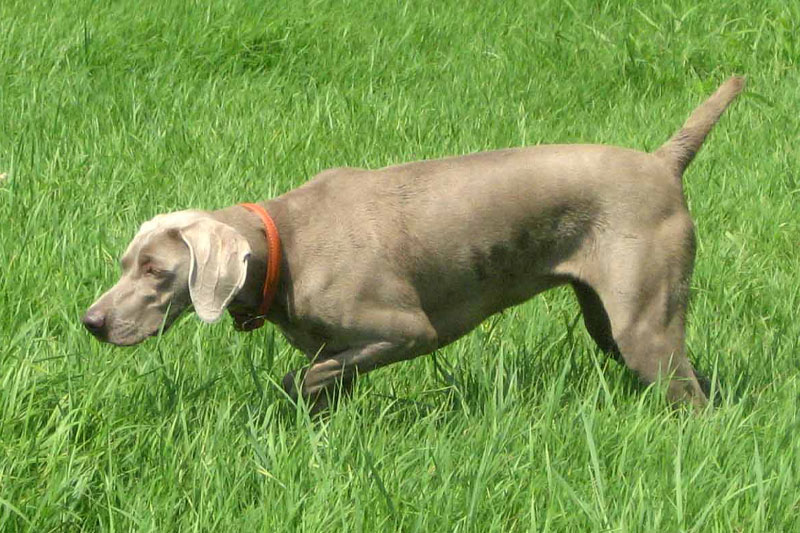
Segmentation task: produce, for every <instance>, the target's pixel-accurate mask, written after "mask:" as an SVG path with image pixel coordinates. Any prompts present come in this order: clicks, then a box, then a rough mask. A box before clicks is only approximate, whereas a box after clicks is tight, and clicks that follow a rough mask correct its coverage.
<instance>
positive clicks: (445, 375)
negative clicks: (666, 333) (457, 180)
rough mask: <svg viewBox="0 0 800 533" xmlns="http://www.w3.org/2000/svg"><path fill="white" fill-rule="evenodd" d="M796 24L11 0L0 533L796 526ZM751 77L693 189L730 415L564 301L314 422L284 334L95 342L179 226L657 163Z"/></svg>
mask: <svg viewBox="0 0 800 533" xmlns="http://www.w3.org/2000/svg"><path fill="white" fill-rule="evenodd" d="M668 4H669V5H668ZM799 25H800V4H798V3H797V2H784V1H768V2H756V1H755V0H749V1H747V0H745V1H735V2H721V1H716V2H702V3H700V2H695V1H688V0H680V1H675V2H669V3H662V2H649V1H648V2H637V3H636V4H635V7H634V5H633V4H630V3H627V2H615V1H590V0H572V1H571V2H549V1H544V2H522V1H515V0H509V1H505V2H472V1H457V0H441V1H439V2H424V1H419V0H413V1H410V2H393V1H387V2H367V1H364V0H350V1H343V2H321V1H307V0H304V1H302V2H299V1H298V2H296V1H289V0H278V1H276V2H269V3H264V2H257V1H255V0H253V1H247V0H230V1H209V2H190V1H186V2H169V1H154V0H146V1H142V2H137V3H132V2H119V1H110V0H109V1H105V0H104V1H88V0H74V1H72V0H60V1H55V2H35V1H21V0H3V1H2V2H0V175H2V174H5V176H4V177H2V178H0V331H1V332H2V345H1V346H0V530H2V531H32V532H45V531H165V532H166V531H426V532H427V531H459V532H466V531H476V532H485V531H747V532H755V531H800V521H799V520H798V513H800V490H798V488H800V437H798V435H800V417H799V416H798V397H799V396H800V347H799V346H798V339H800V321H798V319H797V317H798V309H800V262H799V261H798V245H799V244H800V209H798V204H800V173H799V171H800V151H798V141H800V112H799V111H798V106H799V105H800V100H798V95H799V94H800V93H799V92H798V87H800V64H798V63H800V32H798V26H799ZM732 74H745V75H747V77H748V88H747V90H746V93H745V94H743V95H742V96H741V97H740V98H739V99H738V100H737V101H736V102H735V103H734V105H733V106H732V107H731V108H730V109H729V110H728V112H727V113H726V115H725V116H724V117H723V118H722V120H721V121H720V124H719V125H718V126H717V127H716V128H715V129H714V130H713V132H712V133H711V135H710V137H709V138H708V140H707V142H706V144H705V147H704V148H703V150H702V151H701V152H700V154H699V155H698V157H697V159H696V160H695V162H694V163H693V164H692V166H691V167H690V168H689V169H688V171H687V173H686V174H685V177H684V179H685V186H686V193H687V197H688V201H689V204H690V208H691V211H692V213H693V216H694V218H695V220H696V223H697V234H698V259H697V263H696V268H695V276H694V278H693V281H692V294H693V296H692V306H691V311H690V318H689V329H688V347H689V351H690V354H691V359H692V361H693V362H694V363H695V365H696V366H697V368H698V369H699V370H701V371H702V372H703V373H705V374H707V375H709V376H711V377H712V378H713V382H714V389H713V396H714V401H715V403H716V407H714V408H713V409H709V410H708V411H707V412H704V413H701V414H692V413H690V412H688V411H687V410H683V409H678V410H673V409H672V408H670V407H669V406H668V405H667V403H666V402H665V400H664V398H663V391H662V389H661V388H659V387H657V386H655V387H647V388H645V387H642V386H641V385H639V384H638V383H637V382H636V380H635V379H634V378H633V377H632V376H631V374H630V373H629V372H628V371H627V370H625V369H624V368H622V367H620V366H619V365H618V364H616V363H615V362H614V361H611V360H609V359H608V358H606V357H605V356H604V355H603V354H602V353H600V352H599V351H598V350H597V349H596V348H595V346H594V344H593V343H592V341H591V339H590V338H589V336H588V334H587V333H586V332H585V330H584V328H583V324H582V321H581V320H580V316H579V312H578V306H577V303H576V302H575V300H574V297H573V295H572V293H571V292H570V291H569V290H566V289H564V290H555V291H552V292H549V293H546V294H544V295H541V296H539V297H538V298H536V299H534V300H532V301H531V302H529V303H527V304H525V305H523V306H520V307H516V308H512V309H509V310H507V311H505V312H504V313H502V314H500V315H497V316H494V317H492V318H491V319H489V320H487V321H486V322H485V323H484V324H483V325H482V326H480V327H479V328H478V329H477V330H476V331H475V332H473V333H472V334H470V335H468V336H467V337H465V338H463V339H462V340H460V341H458V342H457V343H455V344H453V345H451V346H449V347H447V348H446V349H443V350H440V351H439V352H437V353H436V354H435V355H434V356H427V357H422V358H419V359H417V360H414V361H411V362H407V363H403V364H400V365H395V366H393V367H389V368H386V369H383V370H380V371H378V372H375V373H373V374H370V375H368V376H366V377H364V378H363V379H361V380H360V381H359V384H358V386H357V387H356V390H355V394H354V398H353V399H352V400H351V401H349V402H348V403H346V404H343V405H341V406H340V407H339V408H338V409H336V410H335V411H334V412H332V413H331V414H330V415H329V416H328V417H325V418H323V419H321V420H314V419H311V418H310V417H309V415H308V412H307V410H305V409H304V408H303V407H302V406H301V407H295V406H294V405H293V404H291V403H290V402H288V401H287V400H285V399H284V396H283V394H282V393H281V391H280V390H279V388H278V385H277V384H278V383H280V380H281V378H282V376H283V375H284V373H286V372H287V371H289V370H293V369H296V368H299V367H301V366H302V365H303V363H304V358H303V356H302V355H301V354H299V353H298V352H296V351H294V350H293V349H292V348H290V347H289V345H288V344H287V343H286V341H285V340H284V339H283V338H282V337H281V336H280V334H279V333H278V332H277V331H276V330H274V329H273V328H271V327H265V328H262V329H260V330H258V331H256V332H254V333H251V334H242V333H237V332H235V331H234V330H233V328H232V326H231V324H230V319H229V318H225V319H224V320H223V321H222V322H221V323H218V324H215V325H211V326H208V325H204V324H201V323H200V321H199V320H198V319H197V318H196V317H194V316H193V315H191V316H188V317H187V318H186V319H184V320H182V321H181V322H180V323H179V324H177V325H176V326H174V327H173V328H172V330H171V331H170V332H169V333H168V334H166V335H164V336H163V337H160V338H157V339H151V340H149V341H147V342H145V343H143V344H141V345H139V346H137V347H135V348H132V349H123V348H115V347H111V346H109V345H103V344H100V343H98V342H97V341H95V340H94V339H93V338H91V336H90V335H89V334H88V333H87V332H85V331H84V330H83V329H82V327H81V325H80V323H79V321H78V319H79V317H80V315H81V313H82V312H83V311H84V310H85V308H86V307H87V306H88V305H89V304H90V303H91V302H92V301H93V300H94V298H95V297H96V296H97V295H98V294H100V292H101V291H103V290H105V289H106V288H107V287H108V286H110V284H111V283H113V282H114V281H115V279H116V277H117V275H118V271H119V267H118V264H117V260H118V258H119V256H120V254H121V253H122V251H123V250H124V247H125V246H126V244H127V242H128V241H129V239H130V238H131V237H132V235H133V234H134V232H135V230H136V228H137V227H138V225H139V224H140V223H141V222H143V221H145V220H147V219H148V218H150V217H151V216H153V215H155V214H157V213H161V212H167V211H173V210H178V209H184V208H188V207H198V208H208V209H214V208H218V207H223V206H226V205H229V204H233V203H237V202H242V201H257V200H261V199H264V198H267V197H270V196H274V195H277V194H280V193H282V192H284V191H287V190H289V189H291V188H293V187H296V186H298V185H300V184H301V183H303V182H304V181H306V180H308V179H309V178H310V177H311V176H313V175H314V174H315V173H316V172H318V171H320V170H322V169H325V168H329V167H334V166H342V165H350V166H363V167H369V168H377V167H381V166H385V165H388V164H393V163H398V162H403V161H410V160H416V159H423V158H434V157H440V156H444V155H451V154H463V153H469V152H474V151H480V150H486V149H493V148H500V147H509V146H522V145H530V144H537V143H552V142H559V143H566V142H598V143H606V144H616V145H622V146H629V147H633V148H639V149H644V150H651V149H655V148H656V147H658V146H659V145H660V144H661V143H662V142H663V141H665V140H666V139H667V138H668V137H669V136H670V135H671V134H672V133H673V132H674V131H675V130H676V129H677V128H678V127H679V126H680V124H682V122H683V121H684V119H685V118H686V117H687V116H688V114H689V112H690V111H691V110H692V109H693V108H694V106H696V105H697V104H698V103H700V102H701V101H702V100H703V99H704V98H705V97H706V96H707V95H709V94H710V93H711V92H712V91H713V90H714V89H715V88H716V87H717V85H718V84H719V83H721V82H722V81H723V80H724V79H726V78H727V77H728V76H730V75H732ZM309 216H313V214H309Z"/></svg>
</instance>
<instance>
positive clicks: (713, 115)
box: [654, 76, 744, 177]
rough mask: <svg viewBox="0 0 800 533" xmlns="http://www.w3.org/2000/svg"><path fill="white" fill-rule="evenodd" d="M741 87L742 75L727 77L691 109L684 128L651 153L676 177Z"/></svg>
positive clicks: (687, 164)
mask: <svg viewBox="0 0 800 533" xmlns="http://www.w3.org/2000/svg"><path fill="white" fill-rule="evenodd" d="M742 89H744V77H741V76H734V77H732V78H730V79H728V81H726V82H725V83H723V84H722V85H721V86H720V88H719V89H717V92H715V93H714V94H712V95H711V97H710V98H709V99H708V100H706V101H705V102H703V103H702V104H700V106H699V107H698V108H697V109H695V110H694V111H693V112H692V115H691V116H690V117H689V119H688V120H687V121H686V122H685V123H684V125H683V127H682V128H681V129H680V130H678V132H677V133H675V135H673V136H672V138H670V140H668V141H667V142H666V143H664V144H663V145H662V146H661V148H659V149H658V150H656V151H655V152H654V154H655V155H656V156H657V157H660V158H662V159H664V160H666V161H667V162H668V164H669V165H670V166H671V167H672V169H673V170H674V171H675V174H676V176H678V177H680V176H682V175H683V171H684V170H686V167H688V166H689V163H691V162H692V159H694V156H695V154H697V151H698V150H700V147H701V146H702V145H703V141H704V140H705V138H706V135H708V132H709V131H711V128H712V127H714V124H716V123H717V120H719V117H720V116H721V115H722V113H723V112H724V111H725V108H727V107H728V105H729V104H730V103H731V102H732V101H733V99H734V98H736V96H737V95H738V94H739V93H740V92H742Z"/></svg>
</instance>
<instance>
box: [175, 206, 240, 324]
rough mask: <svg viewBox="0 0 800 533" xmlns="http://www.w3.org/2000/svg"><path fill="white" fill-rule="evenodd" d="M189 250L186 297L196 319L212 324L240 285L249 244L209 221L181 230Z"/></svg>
mask: <svg viewBox="0 0 800 533" xmlns="http://www.w3.org/2000/svg"><path fill="white" fill-rule="evenodd" d="M179 231H180V236H181V239H183V242H185V243H186V245H187V246H188V247H189V252H190V254H191V258H190V264H189V295H190V296H191V298H192V304H193V305H194V310H195V312H196V313H197V316H199V317H200V319H201V320H203V321H204V322H216V321H217V320H219V317H220V316H222V311H223V310H224V309H225V308H226V307H227V305H228V304H229V303H230V301H231V300H232V299H233V297H234V296H236V294H237V293H238V292H239V291H240V290H241V288H242V286H244V280H245V278H246V277H247V260H248V258H249V257H250V245H249V244H248V243H247V239H245V238H244V237H243V236H242V235H241V234H240V233H239V232H238V231H236V230H235V229H233V228H232V227H230V226H228V225H227V224H223V223H222V222H218V221H216V220H214V219H212V218H201V219H200V220H197V221H195V222H193V223H191V224H189V225H188V226H186V227H184V228H181V229H180V230H179Z"/></svg>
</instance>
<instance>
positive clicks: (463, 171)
mask: <svg viewBox="0 0 800 533" xmlns="http://www.w3.org/2000/svg"><path fill="white" fill-rule="evenodd" d="M743 87H744V80H743V78H738V77H734V78H731V79H729V80H728V81H726V82H725V83H724V84H723V85H722V86H721V87H720V88H719V89H718V90H717V92H716V93H714V95H712V96H711V97H710V98H709V99H708V100H707V101H706V102H704V103H703V104H702V105H700V107H698V108H697V109H696V110H695V111H694V112H693V113H692V115H691V116H690V117H689V119H688V120H687V121H686V123H685V124H684V126H683V128H681V129H680V130H679V131H678V132H677V133H676V134H675V135H674V136H673V137H672V138H671V139H670V140H669V141H667V143H666V144H664V145H663V146H661V147H660V148H659V149H658V150H656V151H655V152H653V153H643V152H638V151H634V150H630V149H625V148H617V147H612V146H599V145H543V146H533V147H528V148H519V149H509V150H499V151H492V152H484V153H479V154H473V155H467V156H463V157H453V158H446V159H440V160H434V161H422V162H416V163H409V164H404V165H397V166H391V167H387V168H382V169H379V170H363V169H357V168H337V169H332V170H326V171H324V172H322V173H320V174H319V175H318V176H316V177H315V178H314V179H312V180H311V181H309V182H308V183H306V184H305V185H303V186H301V187H299V188H297V189H295V190H292V191H289V192H288V193H286V194H284V195H282V196H279V197H278V198H275V199H272V200H269V201H267V202H264V203H263V204H261V206H262V207H261V208H260V209H261V210H263V209H264V208H266V213H261V212H259V209H258V208H253V207H252V204H251V205H250V207H248V208H245V207H244V206H242V205H237V206H232V207H228V208H225V209H220V210H218V211H199V210H191V211H180V212H176V213H170V214H165V215H159V216H156V217H155V218H153V219H152V220H150V221H149V222H146V223H144V224H143V225H142V227H141V228H140V230H139V232H138V233H137V234H136V236H135V237H134V238H133V241H132V242H131V244H130V245H129V246H128V249H127V250H126V252H125V254H124V255H123V257H122V277H121V278H120V280H119V281H118V282H117V284H116V285H114V286H113V287H112V288H111V289H110V290H109V291H108V292H106V293H105V294H103V295H102V296H101V297H100V298H99V299H98V300H97V302H95V303H94V304H93V305H92V306H91V307H90V308H89V310H88V311H87V312H86V314H85V316H84V317H83V319H82V321H83V324H84V325H85V326H86V327H87V328H88V329H89V331H91V332H92V333H93V334H94V335H95V336H96V337H97V338H99V339H101V340H104V341H107V342H110V343H112V344H117V345H131V344H136V343H138V342H140V341H142V340H144V339H145V338H146V337H148V336H152V335H156V334H158V332H159V331H161V330H162V328H163V329H166V328H168V327H169V326H170V324H172V322H173V321H174V320H175V319H176V318H177V317H178V315H179V314H180V313H181V312H182V311H184V310H185V309H186V308H188V307H194V310H195V311H196V313H197V314H198V315H199V316H200V318H201V319H202V320H204V321H206V322H214V321H216V320H218V319H219V318H220V316H221V315H222V313H223V311H224V310H225V309H228V310H229V312H230V313H231V315H232V316H233V317H234V322H235V324H236V325H237V326H238V327H239V329H252V327H253V326H257V325H259V323H260V322H259V321H263V320H261V319H262V318H266V319H267V320H269V321H270V322H273V323H274V324H275V325H277V326H278V327H279V328H280V329H281V331H283V333H284V334H285V335H286V338H287V339H288V340H289V342H290V343H291V344H292V345H293V346H295V347H296V348H297V349H298V350H300V351H302V352H303V353H304V354H305V355H306V356H307V357H308V358H309V360H310V361H311V364H310V366H309V367H307V368H306V369H304V370H303V371H302V373H301V375H299V376H296V377H295V376H294V375H293V374H289V375H288V376H287V377H286V378H285V379H284V386H285V387H286V389H287V392H289V394H291V395H293V396H295V397H296V395H298V394H302V395H303V396H304V397H305V398H307V399H308V400H309V401H311V402H314V404H315V405H317V406H320V405H323V406H324V404H325V402H326V399H327V394H321V393H323V392H329V391H334V390H338V386H342V385H343V386H345V387H347V386H349V384H350V383H351V382H352V380H353V378H354V377H355V375H356V374H359V373H365V372H369V371H370V370H373V369H375V368H378V367H381V366H384V365H388V364H390V363H394V362H396V361H402V360H405V359H411V358H413V357H416V356H418V355H422V354H427V353H430V352H432V351H433V350H436V349H438V348H441V347H443V346H445V345H447V344H449V343H451V342H453V341H454V340H456V339H458V338H459V337H461V336H462V335H464V334H465V333H467V332H469V331H470V330H471V329H473V328H474V327H476V326H477V325H478V324H479V323H480V322H481V321H482V320H484V319H485V318H486V317H488V316H490V315H492V314H494V313H497V312H498V311H501V310H503V309H505V308H507V307H509V306H512V305H516V304H518V303H521V302H524V301H525V300H528V299H529V298H531V297H532V296H534V295H535V294H537V293H539V292H541V291H544V290H546V289H549V288H551V287H555V286H557V285H562V284H566V283H569V284H571V285H572V287H573V289H574V290H575V294H576V295H577V297H578V301H579V303H580V306H581V310H582V312H583V318H584V322H585V324H586V328H587V330H588V331H589V333H590V334H591V336H592V338H593V339H594V340H595V342H596V343H597V344H598V345H599V347H600V348H601V349H603V350H605V351H607V352H610V353H612V354H614V355H615V356H616V357H618V358H619V359H621V360H622V361H624V362H625V364H626V365H627V366H628V367H629V368H630V369H631V370H633V371H634V372H635V373H636V375H637V376H638V377H639V378H640V379H641V380H642V381H643V382H645V383H652V382H654V381H656V380H657V379H659V378H662V379H663V380H664V381H665V382H667V383H668V389H667V394H668V397H669V399H670V400H671V401H676V402H679V401H688V402H690V403H692V404H694V405H696V406H703V405H705V404H706V402H707V399H706V396H705V394H704V393H703V391H702V390H701V388H700V385H699V384H698V381H697V378H696V376H695V372H694V370H693V368H692V365H691V363H690V362H689V360H688V359H687V358H686V349H685V341H684V336H685V319H686V308H687V300H688V292H689V279H690V277H691V274H692V264H693V261H694V255H695V242H694V230H693V224H692V219H691V217H690V215H689V211H688V210H687V207H686V202H685V200H684V197H683V187H682V182H681V177H682V175H683V172H684V170H685V169H686V167H687V166H688V165H689V163H690V162H691V161H692V159H693V158H694V156H695V154H696V153H697V151H698V150H699V149H700V146H701V145H702V143H703V141H704V139H705V137H706V135H707V134H708V132H709V131H710V130H711V128H712V126H713V125H714V124H715V123H716V122H717V120H718V119H719V117H720V115H721V114H722V113H723V111H724V110H725V108H726V107H727V106H728V104H730V102H731V101H732V100H733V99H734V98H735V97H736V95H737V94H739V92H741V90H742V88H743ZM265 217H266V218H265ZM273 225H274V226H273ZM270 271H271V273H270ZM270 276H271V279H270ZM270 303H271V304H272V305H269V304H270ZM267 307H268V309H267Z"/></svg>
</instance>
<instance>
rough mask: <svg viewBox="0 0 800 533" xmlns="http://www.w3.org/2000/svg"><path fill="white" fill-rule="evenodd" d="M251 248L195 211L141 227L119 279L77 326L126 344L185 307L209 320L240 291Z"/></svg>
mask: <svg viewBox="0 0 800 533" xmlns="http://www.w3.org/2000/svg"><path fill="white" fill-rule="evenodd" d="M249 257H250V246H249V245H248V243H247V240H246V239H245V238H244V237H243V236H242V235H241V234H240V233H239V232H238V231H236V230H235V229H234V228H232V227H231V226H228V225H227V224H223V223H222V222H219V221H217V220H215V219H214V218H212V217H211V216H210V215H209V214H208V213H204V212H201V211H179V212H177V213H170V214H167V215H159V216H157V217H155V218H154V219H152V220H150V221H148V222H145V223H144V224H143V225H142V227H141V228H140V229H139V232H138V233H137V234H136V236H135V237H134V238H133V241H131V243H130V245H128V249H127V250H126V251H125V254H124V255H123V256H122V261H121V265H122V276H121V277H120V280H119V281H118V282H117V284H116V285H114V286H113V287H111V289H109V290H108V291H107V292H106V293H105V294H103V295H102V296H100V298H99V299H98V300H97V301H96V302H95V303H94V304H92V306H91V307H90V308H89V310H88V311H86V314H85V315H84V316H83V318H82V319H81V321H82V322H83V324H84V325H85V326H86V328H87V329H88V330H89V331H91V332H92V334H93V335H94V336H95V337H97V338H98V339H100V340H102V341H106V342H110V343H112V344H117V345H121V346H127V345H132V344H137V343H139V342H141V341H143V340H144V339H145V338H147V337H149V336H152V335H156V334H158V332H159V331H161V330H162V329H163V330H166V329H167V328H169V326H170V325H172V323H173V322H174V321H175V319H176V318H178V316H179V315H180V314H181V313H182V312H183V311H184V310H185V309H187V308H188V307H190V306H192V307H194V310H195V311H196V312H197V315H198V316H199V317H200V318H201V319H202V320H204V321H205V322H214V321H216V320H218V319H219V317H220V316H221V315H222V312H223V311H224V309H225V308H226V307H227V305H228V304H229V303H230V301H231V300H232V299H233V298H234V296H236V294H237V293H238V292H239V290H241V288H242V286H243V285H244V282H245V278H246V276H247V261H248V258H249Z"/></svg>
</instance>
